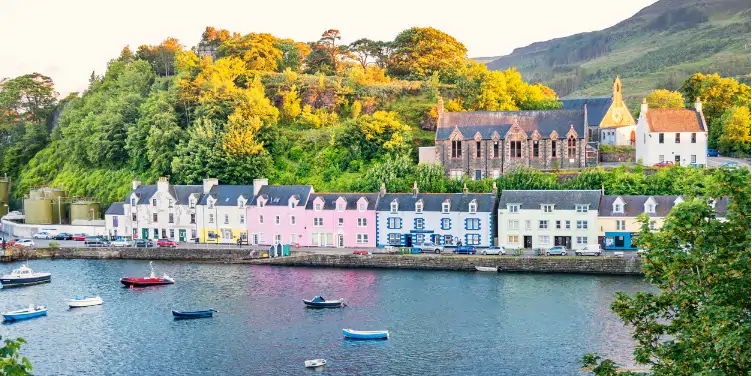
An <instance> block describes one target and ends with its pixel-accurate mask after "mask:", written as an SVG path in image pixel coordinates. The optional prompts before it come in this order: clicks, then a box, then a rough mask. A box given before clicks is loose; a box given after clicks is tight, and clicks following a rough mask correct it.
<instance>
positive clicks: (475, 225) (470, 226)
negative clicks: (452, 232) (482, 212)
mask: <svg viewBox="0 0 752 376" xmlns="http://www.w3.org/2000/svg"><path fill="white" fill-rule="evenodd" d="M465 227H466V229H467V230H480V219H479V218H466V219H465Z"/></svg>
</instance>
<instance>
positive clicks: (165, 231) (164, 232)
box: [162, 229, 167, 239]
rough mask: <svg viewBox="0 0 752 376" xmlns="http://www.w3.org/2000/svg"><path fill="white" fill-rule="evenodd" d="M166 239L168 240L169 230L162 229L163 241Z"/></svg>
mask: <svg viewBox="0 0 752 376" xmlns="http://www.w3.org/2000/svg"><path fill="white" fill-rule="evenodd" d="M165 238H167V230H166V229H162V239H165Z"/></svg>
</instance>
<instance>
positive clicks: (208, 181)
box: [204, 178, 256, 194]
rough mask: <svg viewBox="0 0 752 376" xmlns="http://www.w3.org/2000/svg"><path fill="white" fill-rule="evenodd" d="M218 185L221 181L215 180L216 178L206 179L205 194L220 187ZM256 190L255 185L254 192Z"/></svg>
mask: <svg viewBox="0 0 752 376" xmlns="http://www.w3.org/2000/svg"><path fill="white" fill-rule="evenodd" d="M218 184H219V179H214V178H208V179H204V194H208V193H209V191H211V189H212V188H213V187H214V186H215V185H218ZM255 189H256V188H255V185H254V190H255Z"/></svg>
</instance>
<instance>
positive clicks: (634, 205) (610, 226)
mask: <svg viewBox="0 0 752 376" xmlns="http://www.w3.org/2000/svg"><path fill="white" fill-rule="evenodd" d="M682 202H684V199H683V198H682V197H681V196H601V202H600V206H599V207H598V239H599V240H600V242H601V245H602V246H603V249H606V250H636V249H637V248H636V247H635V246H634V245H633V244H632V239H633V237H634V236H635V235H636V234H637V233H638V232H640V230H641V228H642V224H641V223H640V222H638V221H637V216H638V215H640V214H642V213H645V214H647V215H648V216H649V217H650V227H651V228H652V229H654V230H657V229H659V228H661V227H662V226H663V220H664V219H665V218H666V216H667V215H668V213H669V212H670V211H671V209H672V208H673V207H674V205H677V204H679V203H682Z"/></svg>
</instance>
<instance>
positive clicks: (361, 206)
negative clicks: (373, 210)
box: [358, 199, 368, 212]
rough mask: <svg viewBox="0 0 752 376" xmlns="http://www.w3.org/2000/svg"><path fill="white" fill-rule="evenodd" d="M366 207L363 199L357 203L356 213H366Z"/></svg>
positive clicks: (366, 204)
mask: <svg viewBox="0 0 752 376" xmlns="http://www.w3.org/2000/svg"><path fill="white" fill-rule="evenodd" d="M366 207H368V203H367V202H366V200H365V199H363V200H362V201H361V202H359V203H358V211H360V212H364V211H366Z"/></svg>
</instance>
